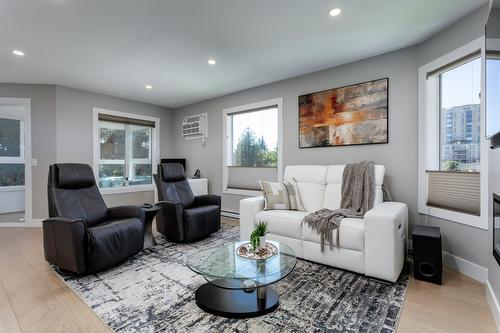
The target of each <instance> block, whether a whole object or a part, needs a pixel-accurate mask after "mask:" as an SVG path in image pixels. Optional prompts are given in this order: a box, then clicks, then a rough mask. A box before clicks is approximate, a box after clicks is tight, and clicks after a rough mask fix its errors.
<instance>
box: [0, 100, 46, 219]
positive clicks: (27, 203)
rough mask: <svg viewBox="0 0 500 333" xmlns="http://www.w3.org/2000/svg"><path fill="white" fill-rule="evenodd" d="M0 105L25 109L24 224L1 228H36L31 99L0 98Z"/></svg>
mask: <svg viewBox="0 0 500 333" xmlns="http://www.w3.org/2000/svg"><path fill="white" fill-rule="evenodd" d="M0 105H12V106H22V107H24V222H8V223H0V227H36V226H39V224H40V223H37V222H36V221H33V213H32V195H31V192H32V178H31V176H32V175H31V171H32V170H31V164H32V162H31V98H10V97H0Z"/></svg>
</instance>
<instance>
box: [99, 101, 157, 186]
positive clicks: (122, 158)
mask: <svg viewBox="0 0 500 333" xmlns="http://www.w3.org/2000/svg"><path fill="white" fill-rule="evenodd" d="M95 110H97V111H94V112H96V113H97V114H96V115H95V117H96V118H97V125H96V127H97V140H98V143H97V145H96V152H95V155H96V156H95V160H96V162H97V170H98V175H97V176H98V183H99V188H101V189H110V188H111V189H115V190H117V189H127V190H130V189H144V188H149V189H151V188H152V184H153V167H154V166H156V163H157V156H158V154H157V150H158V149H157V147H155V146H156V142H158V140H157V139H156V135H157V133H156V131H157V128H158V125H157V123H158V122H159V120H158V119H156V118H149V117H140V118H138V117H139V116H137V115H126V114H123V113H118V112H113V111H105V110H99V109H95ZM132 117H134V118H132Z"/></svg>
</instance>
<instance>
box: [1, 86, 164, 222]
mask: <svg viewBox="0 0 500 333" xmlns="http://www.w3.org/2000/svg"><path fill="white" fill-rule="evenodd" d="M0 97H25V98H31V113H32V120H31V128H32V157H33V158H36V159H38V166H36V167H33V168H32V174H33V218H35V219H36V218H45V217H47V215H48V212H47V171H48V167H49V165H50V164H53V163H56V162H58V163H64V162H76V163H87V164H90V165H92V162H93V157H92V153H93V152H92V147H93V138H92V107H100V108H104V109H110V110H115V111H123V112H128V113H135V114H141V115H148V116H153V117H159V118H160V126H161V137H160V141H161V142H160V155H161V156H166V155H167V154H170V152H171V151H172V150H171V147H172V141H173V138H172V113H171V111H170V110H169V109H166V108H163V107H159V106H155V105H150V104H145V103H139V102H134V101H129V100H125V99H121V98H115V97H110V96H105V95H100V94H94V93H90V92H86V91H81V90H75V89H70V88H66V87H60V86H53V85H29V84H0ZM104 199H105V201H106V202H107V203H108V204H109V205H113V206H114V205H120V204H140V203H143V202H153V201H154V192H153V191H149V192H135V193H127V194H113V195H105V196H104Z"/></svg>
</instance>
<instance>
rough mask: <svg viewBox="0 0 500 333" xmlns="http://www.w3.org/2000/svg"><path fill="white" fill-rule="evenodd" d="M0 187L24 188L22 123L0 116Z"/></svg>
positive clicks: (18, 120)
mask: <svg viewBox="0 0 500 333" xmlns="http://www.w3.org/2000/svg"><path fill="white" fill-rule="evenodd" d="M0 186H24V121H23V120H21V119H17V118H16V117H13V116H9V115H0Z"/></svg>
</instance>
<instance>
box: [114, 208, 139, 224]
mask: <svg viewBox="0 0 500 333" xmlns="http://www.w3.org/2000/svg"><path fill="white" fill-rule="evenodd" d="M134 217H135V218H138V219H139V220H141V221H142V223H144V220H145V212H144V207H142V206H116V207H111V208H108V219H109V220H123V219H129V218H134Z"/></svg>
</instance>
